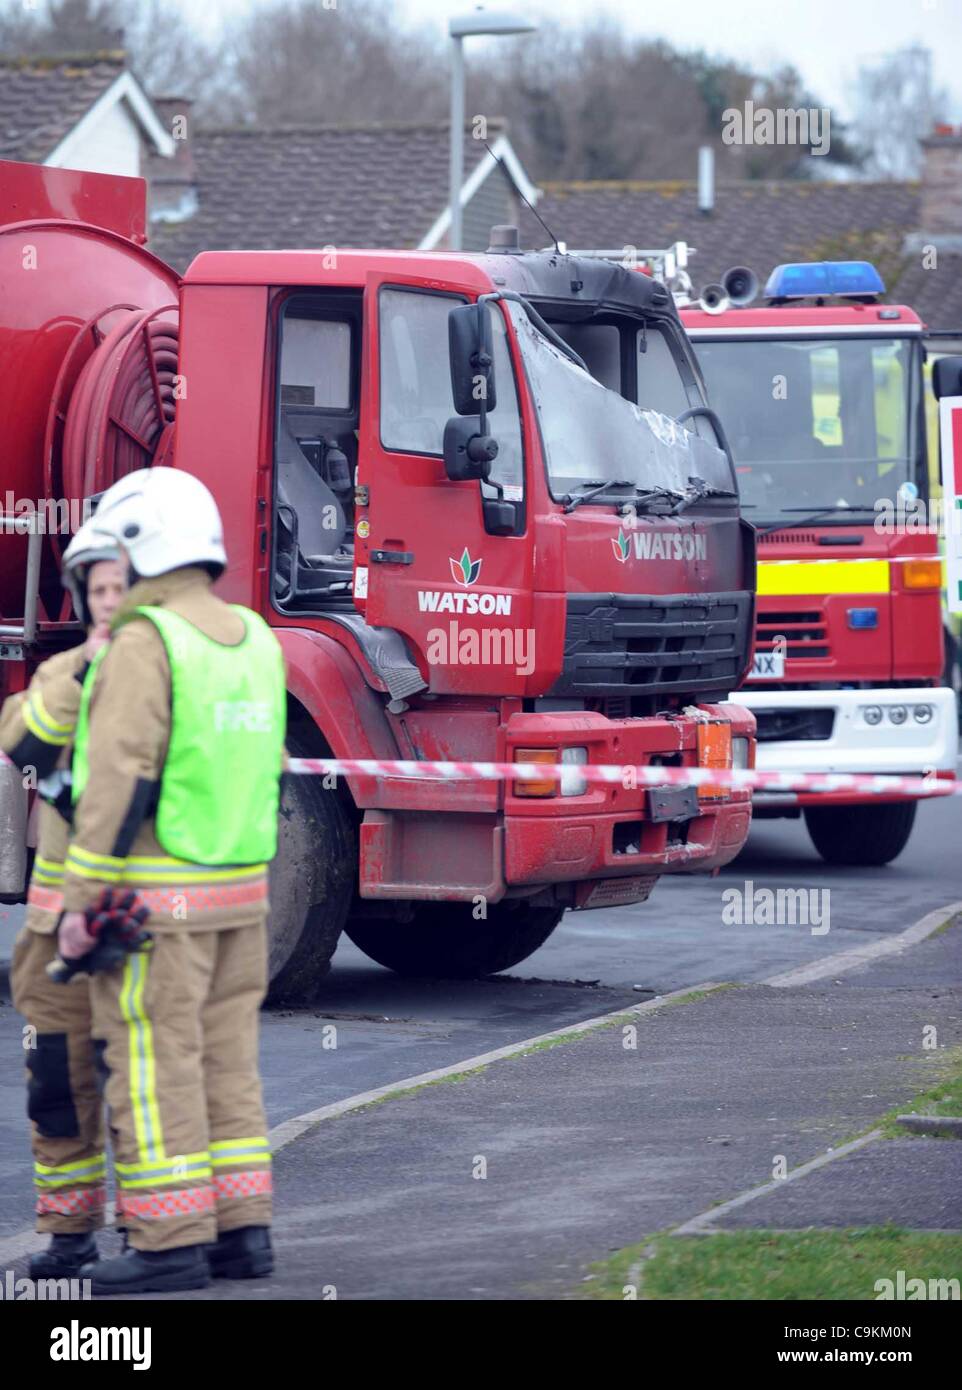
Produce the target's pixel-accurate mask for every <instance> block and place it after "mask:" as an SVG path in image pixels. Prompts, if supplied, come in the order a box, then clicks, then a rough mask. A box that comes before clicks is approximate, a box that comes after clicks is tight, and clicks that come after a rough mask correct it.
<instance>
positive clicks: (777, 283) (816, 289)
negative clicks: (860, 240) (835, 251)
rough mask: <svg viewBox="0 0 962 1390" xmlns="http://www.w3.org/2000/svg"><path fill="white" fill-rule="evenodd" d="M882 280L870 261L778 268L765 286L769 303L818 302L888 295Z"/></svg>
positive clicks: (832, 262)
mask: <svg viewBox="0 0 962 1390" xmlns="http://www.w3.org/2000/svg"><path fill="white" fill-rule="evenodd" d="M884 293H885V286H884V284H883V283H882V277H881V275H879V273H878V271H877V270H876V269H875V267H874V265H872V264H871V263H870V262H869V261H809V262H807V263H806V262H801V263H799V264H796V265H777V266H776V267H775V269H774V270H773V271H772V273H771V275H769V277H768V284H767V285H766V286H765V297H766V299H814V298H816V297H817V296H819V295H831V294H837V295H856V296H858V297H859V298H862V297H863V296H865V295H869V294H884Z"/></svg>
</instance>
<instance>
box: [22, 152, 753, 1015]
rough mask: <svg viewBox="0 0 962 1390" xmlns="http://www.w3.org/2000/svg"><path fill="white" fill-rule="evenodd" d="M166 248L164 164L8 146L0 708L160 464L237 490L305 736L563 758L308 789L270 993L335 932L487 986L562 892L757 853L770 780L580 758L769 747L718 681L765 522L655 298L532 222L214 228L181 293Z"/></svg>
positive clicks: (613, 891)
mask: <svg viewBox="0 0 962 1390" xmlns="http://www.w3.org/2000/svg"><path fill="white" fill-rule="evenodd" d="M144 239H145V238H144V186H143V184H142V182H141V181H139V180H128V179H119V178H113V177H108V176H104V175H95V174H83V173H75V172H72V171H65V170H57V169H46V168H39V167H36V166H32V165H16V164H0V280H2V285H3V296H2V308H0V431H2V437H3V440H4V453H3V475H2V486H0V502H2V507H0V510H2V512H3V514H4V515H5V517H6V518H7V520H6V522H5V523H4V525H3V527H2V529H0V696H5V695H7V694H9V693H10V692H11V691H15V690H18V689H22V688H23V687H24V685H25V684H26V683H27V682H28V681H29V679H30V676H31V672H32V670H33V669H34V668H35V666H36V664H37V663H38V662H40V661H41V660H43V659H44V658H45V657H46V656H48V655H49V654H50V653H52V652H54V651H56V650H57V649H59V648H61V647H62V646H64V645H66V644H71V643H75V642H77V641H78V640H79V637H80V630H79V627H78V625H77V623H76V622H75V621H74V618H73V614H72V612H71V610H70V607H69V604H68V603H67V601H66V599H65V596H64V592H63V590H62V588H61V585H60V580H59V574H58V561H59V557H60V555H61V553H62V550H63V548H64V546H65V545H66V542H67V540H68V539H69V531H71V530H73V529H75V528H76V525H77V524H78V523H79V521H80V519H81V515H82V510H83V506H84V504H85V503H89V500H90V499H91V498H95V497H96V495H97V494H99V493H100V492H101V491H102V490H103V489H104V488H106V487H107V486H109V485H110V484H111V483H112V482H113V481H115V480H116V479H117V478H118V477H121V476H123V475H124V474H125V473H127V472H129V471H131V470H132V469H134V468H140V467H144V466H156V465H171V466H173V467H177V468H184V469H188V470H190V471H191V472H192V473H194V474H195V475H196V476H198V477H199V478H201V479H203V481H204V482H205V483H206V484H207V485H208V486H209V487H210V489H211V490H212V492H213V493H214V495H215V497H216V499H217V501H218V504H219V506H220V508H221V511H222V513H223V517H224V525H225V532H226V536H225V539H226V544H227V552H228V555H229V557H230V560H229V567H228V569H227V572H226V573H225V575H224V576H223V578H222V580H221V581H220V582H219V592H220V593H221V594H222V595H223V597H224V598H225V599H228V600H230V601H233V602H239V603H243V604H247V605H249V606H250V607H252V608H255V609H256V610H257V611H258V612H260V613H262V614H263V615H264V617H265V618H266V620H267V621H268V622H269V623H270V624H271V626H272V627H273V630H274V631H275V633H276V634H277V637H278V639H279V641H280V642H281V645H282V647H283V650H284V655H285V658H286V663H287V672H288V746H289V748H290V750H291V751H292V753H295V754H301V755H315V756H322V757H324V756H333V757H351V758H387V759H396V758H403V759H415V760H425V759H452V760H458V759H483V760H491V761H499V762H509V763H510V762H518V761H524V762H532V761H533V762H538V761H542V762H546V763H558V764H562V765H563V767H564V773H563V777H562V780H561V781H560V782H559V781H558V780H557V778H555V779H548V778H545V780H544V782H532V781H526V782H524V783H522V782H520V781H518V782H511V781H507V782H493V781H485V782H477V783H465V782H457V781H441V780H437V779H432V778H416V779H412V778H401V777H391V776H386V777H379V778H375V777H373V776H356V777H355V776H352V777H349V778H347V779H341V780H338V781H337V782H336V783H335V781H334V779H333V778H321V777H319V776H303V775H302V776H292V777H288V778H286V779H285V781H286V785H285V788H284V793H283V800H282V817H281V836H280V848H279V852H278V857H277V859H276V860H275V862H274V864H273V866H272V871H271V900H272V926H271V978H272V992H273V995H274V997H275V998H281V997H283V998H295V999H296V998H302V999H303V998H307V997H309V996H310V995H311V994H312V992H313V991H314V990H315V989H316V986H317V983H318V981H319V980H320V979H321V978H322V976H323V975H324V973H325V972H326V970H327V968H328V963H329V960H330V956H331V954H332V952H333V950H334V946H335V944H336V941H337V939H338V935H339V933H340V932H341V931H342V930H344V931H346V932H347V934H348V935H349V937H350V938H351V939H352V940H353V941H354V942H356V943H357V945H359V946H360V948H361V949H362V950H363V951H365V952H367V954H368V955H369V956H371V957H372V958H373V959H374V960H376V961H379V962H381V963H383V964H385V965H387V966H389V967H391V968H393V969H395V970H398V971H401V972H405V973H431V974H436V975H453V976H457V975H474V974H482V973H489V972H492V971H497V970H501V969H505V968H507V967H509V966H511V965H513V964H515V963H517V962H518V961H520V960H523V959H524V958H525V957H526V956H528V955H529V954H530V953H531V952H532V951H534V950H536V949H537V947H538V946H540V945H541V944H542V943H543V942H544V941H545V940H546V938H547V937H548V936H549V934H550V933H551V931H552V930H553V928H554V927H555V926H556V925H557V923H558V921H559V920H560V918H561V916H562V914H563V912H564V911H565V909H567V908H578V909H580V908H589V907H596V906H603V905H612V904H619V903H631V902H640V901H643V900H644V899H645V898H646V897H647V895H648V893H649V892H650V891H651V888H652V885H653V884H654V882H655V881H656V880H657V878H658V877H659V876H660V875H661V874H666V873H691V872H703V871H709V870H713V869H716V868H717V867H718V866H720V865H722V864H725V863H726V862H728V861H729V860H730V859H732V858H733V857H734V856H735V855H736V854H737V852H738V851H739V850H740V848H741V847H742V845H743V843H744V841H745V838H746V836H747V833H748V828H749V820H750V813H751V803H750V794H749V793H748V792H747V791H744V790H731V789H728V790H726V789H722V788H719V787H717V786H716V787H712V786H703V787H701V788H699V789H698V790H697V791H696V790H695V789H694V788H685V787H672V788H667V787H666V788H664V789H661V788H654V789H650V788H649V789H645V788H638V789H631V788H629V787H619V786H617V785H608V784H605V785H601V784H597V783H589V782H588V781H587V780H586V779H585V777H584V776H583V775H582V773H581V769H582V768H583V766H584V764H586V763H617V764H624V765H627V764H645V765H665V766H671V767H678V766H698V765H701V766H751V765H753V762H754V719H753V717H752V716H751V715H750V714H749V713H748V712H747V711H745V710H743V709H741V708H740V707H739V706H737V705H734V704H729V703H726V701H727V696H728V693H729V691H731V690H733V689H735V688H736V687H737V686H738V685H739V684H740V682H741V680H742V678H743V676H744V675H745V673H746V671H747V669H748V666H749V662H750V659H751V644H752V632H753V623H754V584H755V552H754V533H753V529H752V527H751V526H750V525H748V524H747V523H746V522H744V521H742V519H741V517H740V513H739V504H738V496H737V484H736V480H735V474H734V470H733V467H732V462H731V458H730V456H729V455H728V453H727V446H725V445H724V440H723V437H722V436H721V435H720V432H719V431H718V427H717V421H715V419H714V417H713V415H712V412H711V411H710V410H709V409H708V407H707V406H706V403H705V396H704V389H703V385H702V379H701V375H700V372H699V369H698V366H697V364H696V361H695V359H694V357H693V355H692V351H691V348H690V346H689V344H688V342H687V339H686V337H685V334H684V332H683V331H682V328H681V326H680V323H679V319H678V314H677V311H676V309H675V306H674V303H673V300H672V297H671V295H670V293H669V292H668V291H667V289H666V288H665V287H664V286H663V285H661V284H659V283H658V282H657V281H654V280H651V279H649V278H647V277H645V276H641V275H637V274H635V273H633V272H631V271H629V270H624V269H622V268H621V267H618V266H614V267H613V266H611V265H608V264H606V263H600V262H591V261H587V260H585V261H581V260H579V259H578V258H577V257H571V256H568V255H565V254H563V253H562V252H561V250H560V249H555V250H553V251H549V252H538V253H521V252H520V251H519V250H518V248H517V245H516V240H513V239H512V237H511V235H510V234H504V235H502V236H501V237H500V238H499V244H498V246H497V247H495V248H492V250H491V251H490V252H489V253H488V254H485V255H462V254H456V253H441V254H435V253H431V254H426V253H421V252H398V251H338V252H334V251H332V250H331V248H330V247H328V248H327V249H326V250H324V251H285V252H244V251H235V252H207V253H204V254H202V255H200V256H198V257H197V258H196V260H195V261H194V262H193V264H192V265H191V267H190V269H189V270H188V271H187V273H186V275H185V276H184V277H183V279H182V280H180V279H178V276H177V275H176V274H175V273H174V271H173V270H171V269H170V268H169V267H168V266H166V265H165V264H163V263H162V262H161V261H160V260H158V259H157V258H156V257H155V256H153V255H151V254H150V252H149V251H148V250H146V249H145V247H144ZM720 439H721V444H720V443H719V440H720ZM11 774H12V770H11V769H9V768H7V769H4V770H2V771H0V778H2V781H0V892H2V893H3V894H4V895H5V897H6V900H7V901H16V900H17V899H18V896H22V893H23V888H24V882H23V880H24V869H25V864H24V862H23V861H24V856H23V854H22V852H20V851H21V844H22V840H23V831H22V826H23V821H24V817H25V815H26V803H25V797H26V793H25V792H24V790H23V787H22V785H21V782H20V779H19V776H18V775H17V774H12V775H11ZM18 827H19V828H18Z"/></svg>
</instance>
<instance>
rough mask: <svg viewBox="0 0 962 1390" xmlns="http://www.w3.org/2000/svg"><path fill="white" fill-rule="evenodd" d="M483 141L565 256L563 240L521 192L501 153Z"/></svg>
mask: <svg viewBox="0 0 962 1390" xmlns="http://www.w3.org/2000/svg"><path fill="white" fill-rule="evenodd" d="M483 143H484V148H485V149H486V150H487V152H488V154H489V155H490V156H491V158H492V159H494V160H496V161H497V163H498V164H500V165H501V168H502V169H503V170H504V172H505V174H507V176H508V178H509V179H511V182H512V183H514V186H515V188H516V189H517V193H518V197H519V198H520V199H521V201H522V203H524V205H525V206H526V207H529V208H530V209H531V211H532V212H533V213H534V215H535V217H536V218H537V219H538V221H539V222H540V223H541V225H542V227H544V229H545V231H546V232H547V233H548V235H549V237H550V238H551V240H552V241H553V242H554V249H555V250H556V251H557V253H558V255H559V256H563V255H564V254H565V252H564V251H563V250H562V247H561V242H560V241H559V240H558V238H557V237H556V236H555V234H554V232H553V231H552V230H551V228H550V227H549V226H548V224H547V222H546V221H545V220H544V218H543V217H542V216H541V213H540V212H539V211H538V209H537V208H536V207H535V206H534V204H533V203H529V202H528V200H527V198H526V197H525V196H524V194H523V193H522V192H521V189H520V188H518V185H517V184H516V183H515V181H514V179H513V178H511V173H510V170H509V169H508V166H507V165H506V164H505V162H504V160H503V159H502V158H501V156H500V155H499V154H495V152H494V150H493V149H492V148H491V146H490V145H489V144H488V142H487V140H485V141H484V142H483Z"/></svg>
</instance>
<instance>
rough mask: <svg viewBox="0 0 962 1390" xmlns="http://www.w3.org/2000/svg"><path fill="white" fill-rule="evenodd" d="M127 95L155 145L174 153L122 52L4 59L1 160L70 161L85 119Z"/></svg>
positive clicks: (0, 99)
mask: <svg viewBox="0 0 962 1390" xmlns="http://www.w3.org/2000/svg"><path fill="white" fill-rule="evenodd" d="M123 99H126V101H127V102H128V103H129V105H130V107H131V110H132V112H133V115H134V118H135V120H137V121H138V123H139V124H140V126H141V128H142V129H143V131H144V133H145V135H146V136H147V138H148V140H149V141H150V143H151V145H152V147H153V148H154V149H155V150H156V151H157V152H158V153H159V154H161V155H165V156H167V157H169V156H170V155H172V154H173V153H174V143H173V141H172V140H171V138H170V136H169V135H168V134H167V132H166V131H165V130H164V128H163V126H162V125H161V124H160V122H159V120H158V119H157V113H156V112H155V111H154V109H153V108H152V106H151V104H150V101H149V99H148V98H147V96H146V94H145V93H144V90H143V88H142V87H141V86H140V85H139V83H138V82H137V79H136V78H135V77H134V75H133V73H132V72H131V71H130V70H129V68H128V67H127V62H126V56H125V54H124V53H123V51H122V50H117V51H113V50H108V51H104V52H101V53H86V54H79V55H70V56H66V57H64V56H59V57H49V58H48V57H36V56H34V57H24V58H2V59H0V159H16V160H20V161H26V162H29V163H34V164H46V163H53V164H58V165H69V164H70V162H71V157H72V155H73V153H74V152H75V151H74V149H73V147H74V145H75V142H76V141H77V140H78V139H80V138H82V132H83V129H84V125H85V122H86V121H88V120H89V119H92V118H95V117H96V114H97V109H98V108H99V107H101V106H104V105H106V106H109V105H110V104H111V103H113V102H114V101H120V100H123Z"/></svg>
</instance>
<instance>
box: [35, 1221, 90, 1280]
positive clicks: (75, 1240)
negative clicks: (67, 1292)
mask: <svg viewBox="0 0 962 1390" xmlns="http://www.w3.org/2000/svg"><path fill="white" fill-rule="evenodd" d="M99 1259H100V1255H99V1254H98V1252H97V1242H96V1241H95V1240H94V1238H93V1235H92V1234H91V1232H90V1231H80V1232H79V1233H78V1234H77V1235H55V1236H51V1238H50V1244H49V1245H48V1246H47V1248H46V1250H44V1251H43V1252H42V1253H41V1254H39V1255H31V1256H30V1278H31V1279H70V1278H72V1277H73V1276H74V1275H77V1274H79V1273H80V1266H81V1265H93V1264H96V1263H97V1261H98V1260H99Z"/></svg>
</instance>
